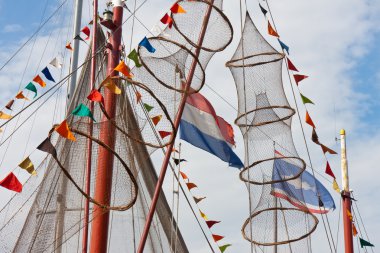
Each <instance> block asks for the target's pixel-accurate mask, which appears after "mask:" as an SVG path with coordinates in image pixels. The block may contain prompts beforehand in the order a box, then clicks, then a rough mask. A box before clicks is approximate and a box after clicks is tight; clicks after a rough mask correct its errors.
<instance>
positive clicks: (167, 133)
mask: <svg viewBox="0 0 380 253" xmlns="http://www.w3.org/2000/svg"><path fill="white" fill-rule="evenodd" d="M158 133H159V134H160V136H161V138H162V139H164V138H165V137H167V136H169V135H171V134H172V132H167V131H158Z"/></svg>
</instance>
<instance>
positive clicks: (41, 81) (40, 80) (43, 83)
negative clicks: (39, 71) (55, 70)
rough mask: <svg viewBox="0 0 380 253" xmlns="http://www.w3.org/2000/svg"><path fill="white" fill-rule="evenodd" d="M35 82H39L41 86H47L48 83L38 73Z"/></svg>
mask: <svg viewBox="0 0 380 253" xmlns="http://www.w3.org/2000/svg"><path fill="white" fill-rule="evenodd" d="M33 82H35V83H38V84H39V85H40V86H41V87H45V86H46V83H45V82H44V80H42V78H41V77H40V76H39V75H36V76H35V77H34V78H33Z"/></svg>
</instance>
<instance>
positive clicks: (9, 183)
mask: <svg viewBox="0 0 380 253" xmlns="http://www.w3.org/2000/svg"><path fill="white" fill-rule="evenodd" d="M0 186H2V187H4V188H7V189H8V190H11V191H15V192H21V191H22V184H21V183H20V181H18V179H17V177H16V176H15V174H13V172H11V173H9V174H8V175H7V176H6V177H5V178H3V180H1V181H0Z"/></svg>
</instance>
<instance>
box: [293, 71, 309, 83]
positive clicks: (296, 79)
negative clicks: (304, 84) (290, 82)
mask: <svg viewBox="0 0 380 253" xmlns="http://www.w3.org/2000/svg"><path fill="white" fill-rule="evenodd" d="M293 77H294V81H296V84H297V85H298V83H299V82H301V81H302V80H304V79H306V78H308V76H305V75H299V74H295V75H293Z"/></svg>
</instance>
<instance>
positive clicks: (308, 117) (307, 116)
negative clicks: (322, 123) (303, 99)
mask: <svg viewBox="0 0 380 253" xmlns="http://www.w3.org/2000/svg"><path fill="white" fill-rule="evenodd" d="M305 122H306V123H307V124H309V125H310V126H312V127H313V128H315V125H314V122H313V120H312V119H311V117H310V115H309V112H308V111H306V117H305Z"/></svg>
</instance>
